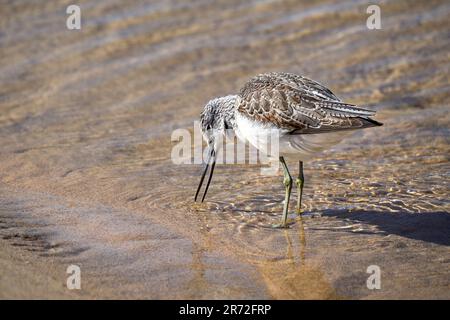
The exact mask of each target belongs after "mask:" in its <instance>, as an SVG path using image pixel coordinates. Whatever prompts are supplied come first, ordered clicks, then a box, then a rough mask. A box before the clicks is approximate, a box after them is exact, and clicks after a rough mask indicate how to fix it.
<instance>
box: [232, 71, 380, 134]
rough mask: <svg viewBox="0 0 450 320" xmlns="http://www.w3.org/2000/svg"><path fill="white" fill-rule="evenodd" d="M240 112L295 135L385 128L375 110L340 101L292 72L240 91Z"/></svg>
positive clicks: (262, 79) (252, 83)
mask: <svg viewBox="0 0 450 320" xmlns="http://www.w3.org/2000/svg"><path fill="white" fill-rule="evenodd" d="M240 97H241V99H240V104H239V106H238V111H239V112H240V113H242V114H244V115H246V116H247V117H249V118H250V119H253V120H257V121H260V122H263V123H268V124H274V125H276V126H278V127H280V128H282V129H286V130H290V131H291V132H292V133H293V134H301V133H321V132H330V131H338V130H349V129H359V128H366V127H372V126H376V125H381V124H380V123H379V122H376V121H375V120H372V119H370V118H369V117H370V116H373V115H374V114H375V111H372V110H367V109H363V108H360V107H357V106H355V105H352V104H349V103H345V102H342V101H340V100H339V99H338V98H337V97H336V96H335V95H334V94H333V93H332V92H331V90H330V89H328V88H326V87H325V86H323V85H321V84H319V83H318V82H316V81H313V80H310V79H308V78H305V77H301V76H298V75H294V74H289V73H268V74H262V75H259V76H257V77H255V78H253V79H251V80H250V81H249V82H247V83H246V84H245V86H244V87H243V88H242V90H241V92H240Z"/></svg>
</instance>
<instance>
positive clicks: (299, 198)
mask: <svg viewBox="0 0 450 320" xmlns="http://www.w3.org/2000/svg"><path fill="white" fill-rule="evenodd" d="M295 184H296V185H297V214H298V215H301V214H302V195H303V185H304V184H305V177H304V176H303V161H299V162H298V177H297V179H295Z"/></svg>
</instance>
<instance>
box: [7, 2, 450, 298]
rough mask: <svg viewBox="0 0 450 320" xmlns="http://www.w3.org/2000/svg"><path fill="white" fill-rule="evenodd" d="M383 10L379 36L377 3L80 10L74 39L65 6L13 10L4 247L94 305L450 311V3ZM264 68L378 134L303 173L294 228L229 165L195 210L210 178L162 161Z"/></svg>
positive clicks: (267, 180)
mask: <svg viewBox="0 0 450 320" xmlns="http://www.w3.org/2000/svg"><path fill="white" fill-rule="evenodd" d="M376 3H378V4H379V5H380V7H381V13H382V29H381V30H369V29H367V28H366V23H365V22H366V18H367V14H366V13H365V12H366V8H367V6H368V3H367V2H366V1H339V2H336V3H335V2H332V1H317V2H314V3H313V2H310V1H242V2H241V1H234V0H231V1H229V0H227V1H216V2H214V3H212V2H210V1H204V0H202V1H189V2H186V1H160V2H156V1H138V2H131V3H129V2H125V1H78V4H79V5H80V7H81V10H82V29H81V30H80V31H69V30H67V29H66V27H65V19H66V17H67V16H66V15H65V8H66V7H67V6H68V5H69V4H71V3H70V2H69V1H51V2H45V3H44V2H42V1H21V2H12V1H7V2H5V3H3V4H2V5H1V7H2V9H1V11H0V15H1V19H0V26H1V28H0V30H1V31H0V50H1V55H0V110H1V112H0V146H1V147H0V190H1V191H0V235H1V237H2V238H3V240H2V241H3V242H4V243H5V244H6V245H8V246H14V248H16V250H25V251H27V252H31V256H30V259H34V260H32V261H33V263H34V264H36V265H47V266H49V269H48V270H57V271H55V272H54V273H52V274H51V275H50V276H51V277H53V278H54V279H55V280H56V282H60V283H61V286H63V285H64V284H65V279H66V275H65V273H64V271H65V268H66V266H67V265H69V264H78V265H80V266H81V268H82V272H83V290H82V291H81V292H80V293H79V295H80V296H84V297H107V298H109V297H112V298H114V297H120V298H133V297H141V298H289V299H299V298H322V299H323V298H325V299H326V298H356V299H367V298H368V299H371V298H447V299H448V298H450V293H449V292H450V291H449V287H450V271H449V270H450V268H449V263H450V247H449V246H450V233H449V230H450V216H449V210H450V203H449V193H448V190H449V187H450V177H449V174H450V166H449V154H450V144H449V142H450V141H449V137H450V132H449V130H450V129H449V128H450V115H449V102H450V101H449V100H450V99H449V96H450V95H449V89H450V81H449V68H450V56H449V49H450V24H449V20H448V16H449V14H450V5H449V3H448V2H447V1H379V2H376ZM370 4H374V3H373V2H371V3H370ZM267 71H287V72H294V73H299V74H302V75H306V76H308V77H311V78H313V79H315V80H318V81H320V82H322V83H323V84H325V85H327V86H328V87H330V88H331V89H332V90H333V91H334V92H335V93H336V95H337V96H339V97H340V98H342V99H344V100H346V101H348V102H351V103H354V104H359V105H362V106H366V107H368V108H372V109H375V110H377V111H378V114H377V120H379V121H381V122H383V123H384V124H385V125H384V126H383V127H380V128H374V129H368V130H364V131H360V132H358V133H355V134H353V135H351V136H349V137H348V138H346V139H345V140H344V141H343V142H342V143H341V144H339V145H337V146H335V147H333V148H332V149H331V150H327V151H325V152H323V153H321V154H319V155H318V157H317V159H315V160H314V161H311V162H308V163H306V164H305V175H306V186H305V191H304V193H305V195H304V205H305V210H306V214H305V216H304V217H303V218H297V217H296V216H295V214H292V215H291V218H292V219H291V220H292V224H291V225H290V228H289V229H287V230H273V229H271V228H268V226H269V225H271V224H272V223H276V222H278V220H279V219H280V215H281V211H282V200H283V194H284V192H283V185H282V177H281V173H280V175H279V176H276V177H273V176H269V177H265V176H261V174H260V170H259V167H258V166H244V165H231V166H230V165H227V166H225V165H218V166H217V169H216V174H215V176H214V181H213V184H212V186H211V188H210V191H209V195H208V201H207V202H205V203H204V204H195V203H194V202H193V194H194V190H195V187H196V185H197V183H198V180H199V178H200V173H201V169H200V166H198V165H174V164H173V163H172V161H171V159H170V153H171V148H172V146H173V143H171V141H170V137H171V133H172V131H173V130H174V129H177V128H192V125H193V121H194V120H196V119H197V118H198V115H199V113H200V111H201V109H202V107H203V106H204V104H205V103H206V102H207V101H208V100H209V99H211V98H213V97H216V96H220V95H226V94H230V93H235V92H237V91H238V90H239V88H240V87H241V86H242V85H243V83H244V82H245V81H246V80H247V79H248V78H249V77H251V76H253V75H255V74H258V73H261V72H267ZM289 165H290V166H291V168H292V171H293V172H296V164H295V163H291V162H289ZM294 206H295V196H294V197H293V199H292V204H291V208H294ZM369 265H378V266H379V267H380V268H381V270H382V288H381V290H368V289H367V287H366V279H367V277H368V276H369V275H368V274H367V273H366V269H367V267H368V266H369ZM50 266H53V267H50ZM41 269H42V268H41ZM41 271H42V272H47V271H46V270H41ZM2 276H3V277H6V276H8V274H6V275H5V274H2ZM0 279H1V278H0ZM3 279H5V278H3ZM1 282H2V283H1V287H2V290H5V291H4V292H8V291H7V290H8V289H11V288H8V285H9V283H10V282H6V281H4V280H1ZM9 286H11V285H9ZM44 292H45V290H44ZM77 294H78V293H77ZM5 295H6V296H7V294H5ZM22 295H23V296H27V292H23V293H22ZM49 296H51V295H50V294H49Z"/></svg>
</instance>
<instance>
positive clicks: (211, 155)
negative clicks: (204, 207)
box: [194, 148, 216, 202]
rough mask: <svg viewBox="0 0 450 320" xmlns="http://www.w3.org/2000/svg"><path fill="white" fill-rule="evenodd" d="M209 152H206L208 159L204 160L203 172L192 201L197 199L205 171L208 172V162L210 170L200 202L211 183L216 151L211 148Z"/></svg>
mask: <svg viewBox="0 0 450 320" xmlns="http://www.w3.org/2000/svg"><path fill="white" fill-rule="evenodd" d="M210 150H211V152H209V154H208V159H207V160H206V163H205V167H204V169H203V174H202V177H201V179H200V183H199V185H198V188H197V192H196V193H195V198H194V201H197V197H198V193H199V192H200V189H201V187H202V185H203V180H205V176H206V172H208V168H209V164H210V163H211V171H210V172H209V177H208V182H207V183H206V188H205V192H204V193H203V197H202V202H203V200H205V197H206V193H207V192H208V188H209V184H210V183H211V178H212V175H213V172H214V167H215V166H216V151H215V150H214V149H213V148H211V149H210Z"/></svg>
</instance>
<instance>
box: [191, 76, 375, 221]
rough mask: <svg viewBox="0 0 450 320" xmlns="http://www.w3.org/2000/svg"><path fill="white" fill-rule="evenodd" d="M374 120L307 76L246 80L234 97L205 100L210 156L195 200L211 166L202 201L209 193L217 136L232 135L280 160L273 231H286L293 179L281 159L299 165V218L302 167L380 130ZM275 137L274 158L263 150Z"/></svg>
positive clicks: (205, 133)
mask: <svg viewBox="0 0 450 320" xmlns="http://www.w3.org/2000/svg"><path fill="white" fill-rule="evenodd" d="M373 115H375V111H372V110H367V109H363V108H360V107H357V106H355V105H353V104H349V103H345V102H342V101H341V100H340V99H339V98H338V97H336V96H335V95H334V94H333V92H331V90H330V89H328V88H326V87H325V86H323V85H321V84H320V83H318V82H316V81H314V80H311V79H308V78H306V77H303V76H299V75H296V74H292V73H279V72H271V73H265V74H260V75H258V76H256V77H254V78H252V79H250V80H249V81H248V82H247V83H246V84H245V85H244V86H243V88H242V89H241V90H240V93H239V94H238V95H228V96H225V97H221V98H216V99H213V100H211V101H209V102H208V103H207V104H206V106H205V108H204V110H203V112H202V113H201V115H200V126H201V131H202V134H203V138H204V139H205V140H206V142H207V145H208V152H207V154H208V156H207V160H206V163H205V167H204V170H203V174H202V176H201V179H200V183H199V186H198V188H197V192H196V194H195V199H194V200H195V201H197V197H198V194H199V191H200V189H201V187H202V185H203V181H204V179H205V176H206V173H207V171H208V168H209V167H211V169H210V174H209V177H208V180H207V183H206V187H205V190H204V194H203V197H202V200H201V201H202V202H203V200H204V199H205V196H206V193H207V192H208V188H209V184H210V182H211V178H212V175H213V172H214V166H215V163H216V156H217V152H218V148H219V146H218V145H217V141H218V140H219V139H217V137H218V136H217V135H224V134H225V133H226V131H227V130H228V129H229V130H233V131H234V132H235V134H236V136H237V137H238V138H239V139H240V140H241V141H244V142H246V141H248V142H249V143H250V144H251V145H252V146H254V147H255V148H257V149H258V150H260V151H262V152H264V153H266V154H267V155H268V156H269V157H274V156H277V157H278V159H279V161H280V163H281V167H282V168H283V175H284V179H283V184H284V187H285V200H284V207H283V216H282V220H281V223H280V224H278V225H276V226H277V227H286V226H287V217H288V209H289V199H290V195H291V190H292V184H293V179H292V176H291V174H290V173H289V169H288V166H287V164H286V161H285V159H284V158H285V157H290V158H292V159H295V160H296V161H298V163H299V174H298V176H297V178H296V180H295V184H296V186H297V190H298V193H297V196H298V197H297V213H298V214H301V213H302V209H301V205H302V194H303V186H304V182H305V178H304V175H303V162H304V161H306V160H310V159H311V158H312V157H313V156H314V155H315V154H317V153H318V152H320V151H322V150H324V149H326V148H328V147H330V146H332V145H334V144H336V143H338V142H339V141H340V140H342V138H343V137H344V136H345V134H344V133H346V132H349V131H350V130H354V129H363V128H369V127H376V126H381V125H382V123H380V122H378V121H375V120H373V119H371V118H370V117H371V116H373ZM274 133H276V135H277V137H278V154H277V155H275V154H270V150H268V148H266V146H267V145H268V144H267V137H268V135H273V134H274Z"/></svg>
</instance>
